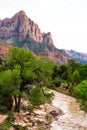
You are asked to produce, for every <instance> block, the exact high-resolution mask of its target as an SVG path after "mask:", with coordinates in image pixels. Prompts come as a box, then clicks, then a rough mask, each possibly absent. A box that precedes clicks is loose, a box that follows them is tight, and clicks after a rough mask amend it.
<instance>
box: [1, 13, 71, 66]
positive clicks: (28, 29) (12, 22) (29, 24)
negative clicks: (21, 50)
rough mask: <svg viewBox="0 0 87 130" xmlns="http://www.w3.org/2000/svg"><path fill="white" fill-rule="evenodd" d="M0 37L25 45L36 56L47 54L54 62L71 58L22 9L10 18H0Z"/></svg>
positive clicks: (49, 34)
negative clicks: (56, 46)
mask: <svg viewBox="0 0 87 130" xmlns="http://www.w3.org/2000/svg"><path fill="white" fill-rule="evenodd" d="M0 38H1V39H4V40H5V41H6V42H8V43H10V44H11V45H16V46H19V47H25V48H27V49H30V50H32V51H33V52H34V53H35V54H36V55H38V56H47V57H48V58H49V59H51V60H53V61H55V62H56V63H59V64H61V63H67V61H68V60H69V59H70V58H71V57H69V56H67V55H64V54H62V53H61V52H60V51H58V49H56V48H55V46H54V43H53V40H52V36H51V33H50V32H48V33H42V32H41V30H40V28H39V27H38V25H37V24H36V23H34V21H32V20H31V19H30V18H28V17H27V15H26V14H25V12H24V11H20V12H18V13H16V14H15V15H14V16H13V17H12V18H6V19H4V20H0Z"/></svg>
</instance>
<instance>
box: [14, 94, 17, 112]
mask: <svg viewBox="0 0 87 130" xmlns="http://www.w3.org/2000/svg"><path fill="white" fill-rule="evenodd" d="M14 101H15V106H14V112H17V104H18V102H17V97H16V96H14Z"/></svg>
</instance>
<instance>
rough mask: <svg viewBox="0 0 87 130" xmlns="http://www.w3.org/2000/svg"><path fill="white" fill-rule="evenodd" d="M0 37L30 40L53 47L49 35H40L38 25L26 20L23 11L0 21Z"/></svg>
mask: <svg viewBox="0 0 87 130" xmlns="http://www.w3.org/2000/svg"><path fill="white" fill-rule="evenodd" d="M0 37H1V38H7V39H8V38H11V37H15V38H17V39H19V40H23V39H26V38H28V39H29V38H31V39H33V40H35V41H36V42H39V43H42V42H44V43H48V44H49V45H50V46H53V41H52V37H51V33H41V30H40V28H39V27H38V25H37V24H36V23H34V21H32V20H31V19H30V18H28V17H27V15H26V14H25V12H24V11H20V12H18V13H17V14H15V15H14V16H13V17H12V18H11V19H9V18H6V19H4V20H2V21H0Z"/></svg>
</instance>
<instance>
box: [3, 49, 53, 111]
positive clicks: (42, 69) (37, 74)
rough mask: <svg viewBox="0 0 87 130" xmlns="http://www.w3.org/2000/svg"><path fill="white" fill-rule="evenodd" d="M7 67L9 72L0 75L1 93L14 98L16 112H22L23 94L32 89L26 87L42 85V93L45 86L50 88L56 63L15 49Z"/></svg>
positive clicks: (9, 54) (11, 52)
mask: <svg viewBox="0 0 87 130" xmlns="http://www.w3.org/2000/svg"><path fill="white" fill-rule="evenodd" d="M7 66H8V67H7V70H5V71H2V72H1V73H0V75H1V76H0V81H1V82H0V89H1V90H2V91H1V93H2V92H3V94H4V95H7V94H8V95H10V96H11V97H14V102H15V108H14V110H15V111H16V112H20V103H21V98H22V94H23V92H24V91H26V89H27V90H28V91H30V89H31V88H26V86H27V85H28V84H31V85H35V84H36V85H37V84H40V86H42V88H41V89H42V91H43V86H47V85H48V86H50V84H51V81H52V73H53V67H54V63H53V62H51V61H49V60H48V59H47V58H44V57H42V58H37V57H36V56H34V55H33V53H32V52H30V51H28V50H26V49H24V48H18V47H14V48H12V49H11V50H10V51H9V53H8V59H7ZM36 85H35V86H36ZM43 93H44V91H43ZM2 97H3V96H2ZM39 98H40V97H39Z"/></svg>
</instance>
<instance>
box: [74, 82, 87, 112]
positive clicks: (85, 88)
mask: <svg viewBox="0 0 87 130" xmlns="http://www.w3.org/2000/svg"><path fill="white" fill-rule="evenodd" d="M74 92H75V94H76V95H77V98H79V100H80V103H81V109H84V110H85V111H87V80H84V81H82V82H81V83H80V84H79V85H77V86H76V87H74Z"/></svg>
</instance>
